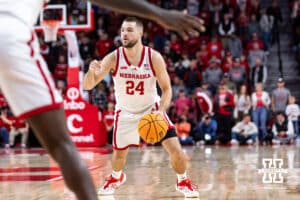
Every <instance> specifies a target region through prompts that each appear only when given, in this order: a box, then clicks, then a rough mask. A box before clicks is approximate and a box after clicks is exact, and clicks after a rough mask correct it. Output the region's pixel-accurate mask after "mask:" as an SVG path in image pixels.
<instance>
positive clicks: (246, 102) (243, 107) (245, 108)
mask: <svg viewBox="0 0 300 200" xmlns="http://www.w3.org/2000/svg"><path fill="white" fill-rule="evenodd" d="M234 104H235V108H234V119H235V120H236V121H241V120H242V119H243V116H244V115H245V114H249V111H250V108H251V100H250V96H249V95H248V93H247V86H246V85H242V86H241V87H240V90H239V92H238V93H237V94H235V95H234Z"/></svg>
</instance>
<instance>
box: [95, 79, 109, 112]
mask: <svg viewBox="0 0 300 200" xmlns="http://www.w3.org/2000/svg"><path fill="white" fill-rule="evenodd" d="M92 103H93V104H95V105H97V106H98V108H99V109H100V110H102V111H103V110H105V109H106V105H107V94H106V82H105V81H102V82H100V83H99V84H98V86H97V87H96V89H94V90H93V91H92Z"/></svg>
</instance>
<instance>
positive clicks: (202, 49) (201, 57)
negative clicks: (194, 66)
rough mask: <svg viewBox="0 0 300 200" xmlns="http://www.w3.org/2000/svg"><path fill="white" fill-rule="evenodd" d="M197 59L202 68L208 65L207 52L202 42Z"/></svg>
mask: <svg viewBox="0 0 300 200" xmlns="http://www.w3.org/2000/svg"><path fill="white" fill-rule="evenodd" d="M196 56H197V59H198V60H201V61H202V63H203V65H204V68H205V69H206V67H207V66H208V65H209V52H208V50H207V46H206V42H205V41H202V43H201V46H200V51H199V52H198V53H197V55H196Z"/></svg>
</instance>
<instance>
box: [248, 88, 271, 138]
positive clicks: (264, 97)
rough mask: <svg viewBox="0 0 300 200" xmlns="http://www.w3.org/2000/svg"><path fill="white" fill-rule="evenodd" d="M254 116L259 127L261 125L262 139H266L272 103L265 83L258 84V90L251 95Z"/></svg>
mask: <svg viewBox="0 0 300 200" xmlns="http://www.w3.org/2000/svg"><path fill="white" fill-rule="evenodd" d="M251 102H252V118H253V121H254V123H255V124H256V126H257V127H259V129H260V130H259V133H261V134H260V140H261V141H262V140H264V138H265V137H266V135H267V126H266V125H267V116H268V107H269V105H270V103H271V99H270V96H269V94H268V93H267V92H265V91H263V84H261V83H257V84H256V91H255V92H253V93H252V95H251Z"/></svg>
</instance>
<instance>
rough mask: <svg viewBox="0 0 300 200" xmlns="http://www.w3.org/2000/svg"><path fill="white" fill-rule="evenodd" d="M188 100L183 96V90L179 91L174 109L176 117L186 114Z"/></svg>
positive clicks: (188, 104)
mask: <svg viewBox="0 0 300 200" xmlns="http://www.w3.org/2000/svg"><path fill="white" fill-rule="evenodd" d="M190 103H191V101H190V99H189V98H188V97H186V96H185V91H184V90H179V93H178V98H177V99H176V100H175V103H174V105H175V109H176V113H177V115H179V116H180V115H182V114H187V112H188V110H189V106H190Z"/></svg>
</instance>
